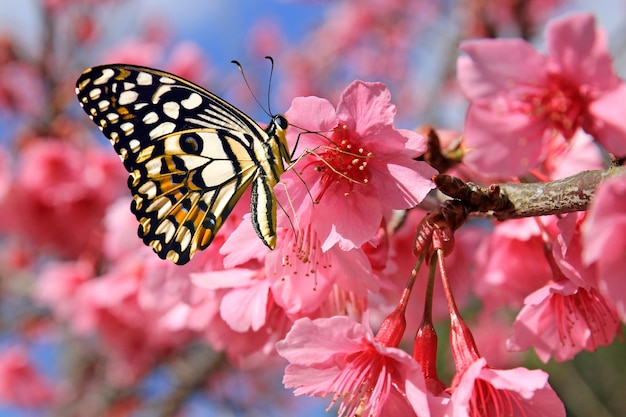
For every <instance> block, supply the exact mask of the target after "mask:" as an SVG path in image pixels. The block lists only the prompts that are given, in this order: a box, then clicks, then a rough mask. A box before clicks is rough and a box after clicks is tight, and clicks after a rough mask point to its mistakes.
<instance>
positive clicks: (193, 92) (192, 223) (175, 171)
mask: <svg viewBox="0 0 626 417" xmlns="http://www.w3.org/2000/svg"><path fill="white" fill-rule="evenodd" d="M76 85H77V87H76V91H77V95H78V98H79V102H80V104H81V106H82V107H83V109H84V110H85V112H86V113H87V114H88V115H89V116H90V117H91V119H92V120H93V121H94V123H96V125H97V126H98V127H99V128H100V129H101V130H102V132H103V133H104V134H105V135H106V136H107V137H108V138H109V140H110V141H111V143H112V144H113V146H114V148H115V150H116V151H117V153H118V154H119V156H120V158H121V159H122V161H123V163H124V166H125V168H126V170H127V171H128V172H129V174H130V175H129V179H128V186H129V188H130V190H131V192H132V194H133V202H132V204H131V211H132V212H133V213H134V214H135V216H136V217H137V220H138V221H139V223H140V225H139V230H138V233H139V236H140V237H141V238H142V239H143V241H144V243H145V244H146V245H149V246H151V247H152V248H153V249H154V251H155V252H156V253H157V254H158V255H159V256H160V257H161V258H164V259H169V260H171V261H173V262H175V263H177V264H184V263H186V262H188V261H189V260H190V259H191V257H192V256H193V254H194V253H195V252H196V251H197V250H201V249H204V248H206V247H207V246H208V245H209V244H210V243H211V241H212V240H213V238H214V236H215V233H217V231H218V230H219V228H220V227H221V226H222V224H223V222H224V220H225V219H226V217H227V216H228V214H230V212H231V210H232V209H233V207H234V205H235V203H236V202H237V201H238V200H239V198H240V197H241V195H242V194H243V193H244V191H245V189H246V188H247V187H248V185H249V184H250V183H252V182H253V181H255V182H259V181H260V182H261V183H262V184H263V185H264V187H263V198H264V200H270V202H269V203H270V210H272V208H271V207H273V210H274V211H273V212H271V213H269V214H268V213H267V212H266V210H265V209H264V210H263V213H260V214H257V215H256V216H255V213H253V216H252V217H253V219H256V218H259V217H261V224H260V225H258V224H257V223H258V222H257V223H255V224H254V226H255V230H256V231H257V234H258V235H259V236H260V237H261V238H262V239H263V241H264V242H265V243H266V244H267V245H268V246H270V247H273V244H274V242H275V222H276V220H275V201H274V199H275V197H274V194H273V190H272V188H273V186H274V185H275V184H276V182H277V181H278V176H279V175H280V174H281V173H282V171H283V165H282V164H283V159H286V160H288V158H289V155H288V154H286V142H285V140H284V129H286V121H284V118H282V119H280V121H284V123H283V124H284V129H283V126H282V124H278V123H277V122H274V121H275V120H279V119H277V118H281V117H282V116H276V117H275V118H274V119H273V120H272V123H276V124H275V125H271V126H270V127H271V129H270V128H268V131H267V132H266V131H265V130H263V129H261V127H260V126H258V125H257V124H256V123H255V122H254V121H253V120H252V119H250V118H249V117H248V116H246V115H245V114H244V113H242V112H241V111H239V110H238V109H236V108H235V107H234V106H232V105H230V104H229V103H227V102H225V101H224V100H222V99H220V98H219V97H217V96H215V95H213V94H212V93H210V92H208V91H206V90H204V89H202V88H201V87H199V86H197V85H195V84H193V83H190V82H189V81H186V80H184V79H181V78H180V77H177V76H175V75H172V74H168V73H166V72H163V71H159V70H154V69H151V68H145V67H138V66H131V65H105V66H100V67H94V68H91V69H89V70H87V71H85V72H84V73H83V74H82V75H81V77H80V78H79V79H78V81H77V84H76ZM277 130H278V131H277ZM268 132H270V133H268ZM255 188H257V187H255ZM253 203H254V201H253ZM264 204H265V203H264ZM272 204H273V206H272Z"/></svg>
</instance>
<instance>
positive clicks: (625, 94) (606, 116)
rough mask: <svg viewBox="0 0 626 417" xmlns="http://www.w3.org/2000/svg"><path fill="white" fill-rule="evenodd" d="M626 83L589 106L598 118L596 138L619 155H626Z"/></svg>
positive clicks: (591, 112) (595, 126)
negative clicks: (624, 108)
mask: <svg viewBox="0 0 626 417" xmlns="http://www.w3.org/2000/svg"><path fill="white" fill-rule="evenodd" d="M625 102H626V83H620V84H619V87H618V88H616V89H614V90H613V91H611V92H609V93H607V94H604V95H602V96H600V97H599V98H598V99H597V100H594V101H593V102H592V103H591V105H590V106H589V113H590V114H591V115H592V116H593V117H594V118H595V119H596V120H595V125H594V130H595V136H596V140H597V141H598V142H600V143H601V144H602V146H604V148H605V149H606V150H607V151H609V152H612V153H614V154H615V155H617V156H620V157H621V156H626V117H624V111H623V105H624V103H625Z"/></svg>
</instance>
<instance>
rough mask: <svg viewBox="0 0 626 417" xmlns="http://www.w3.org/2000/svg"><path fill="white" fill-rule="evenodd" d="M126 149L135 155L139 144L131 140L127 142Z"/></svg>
mask: <svg viewBox="0 0 626 417" xmlns="http://www.w3.org/2000/svg"><path fill="white" fill-rule="evenodd" d="M128 147H129V148H130V150H131V151H133V153H137V151H138V150H139V149H140V148H141V142H139V141H138V140H137V139H131V140H129V141H128Z"/></svg>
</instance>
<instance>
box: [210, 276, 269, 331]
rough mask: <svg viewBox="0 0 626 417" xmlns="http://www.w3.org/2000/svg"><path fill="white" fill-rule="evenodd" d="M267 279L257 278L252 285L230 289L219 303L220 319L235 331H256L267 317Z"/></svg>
mask: <svg viewBox="0 0 626 417" xmlns="http://www.w3.org/2000/svg"><path fill="white" fill-rule="evenodd" d="M269 285H270V284H269V281H267V280H257V281H256V282H255V284H254V285H252V286H249V287H246V288H241V289H235V290H231V291H229V292H228V294H226V295H225V296H224V298H223V299H222V303H221V305H220V315H221V316H222V319H224V321H225V322H226V323H227V324H228V325H229V326H230V328H231V329H233V330H235V331H237V332H245V331H248V330H253V331H257V330H259V329H260V328H261V327H262V326H263V325H264V324H265V319H266V317H267V302H268V294H269Z"/></svg>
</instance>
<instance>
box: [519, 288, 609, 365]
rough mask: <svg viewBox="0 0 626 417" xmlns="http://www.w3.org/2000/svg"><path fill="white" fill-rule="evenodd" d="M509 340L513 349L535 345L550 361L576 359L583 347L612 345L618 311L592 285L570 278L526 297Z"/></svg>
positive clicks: (544, 359)
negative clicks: (587, 285) (580, 283)
mask: <svg viewBox="0 0 626 417" xmlns="http://www.w3.org/2000/svg"><path fill="white" fill-rule="evenodd" d="M524 303H525V305H524V307H523V308H522V310H521V311H520V313H519V314H518V315H517V318H516V319H515V323H513V330H514V334H513V336H511V337H510V338H509V339H508V340H507V348H508V349H510V350H513V351H518V350H525V349H529V348H531V347H532V348H533V349H534V350H535V352H536V353H537V356H539V358H540V359H541V360H542V361H544V362H548V360H549V359H550V356H551V355H553V356H554V359H556V360H557V361H566V360H569V359H572V358H573V357H574V356H575V355H576V354H577V353H579V352H580V351H581V350H583V349H584V350H589V351H594V350H596V349H597V347H598V346H606V345H609V344H610V343H611V342H612V341H613V339H614V338H615V335H616V334H617V332H618V330H619V321H618V319H617V314H616V312H615V310H613V309H612V308H611V306H610V305H609V304H608V303H607V302H606V300H605V299H604V298H603V297H602V296H601V295H600V294H599V293H598V292H597V290H595V289H594V288H591V289H590V290H586V289H584V288H581V287H578V286H576V285H575V284H574V283H572V282H571V281H568V280H563V281H559V282H554V283H550V284H548V285H546V286H545V287H543V288H541V289H539V290H537V291H535V292H534V293H532V294H531V295H529V296H528V297H526V300H524Z"/></svg>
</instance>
